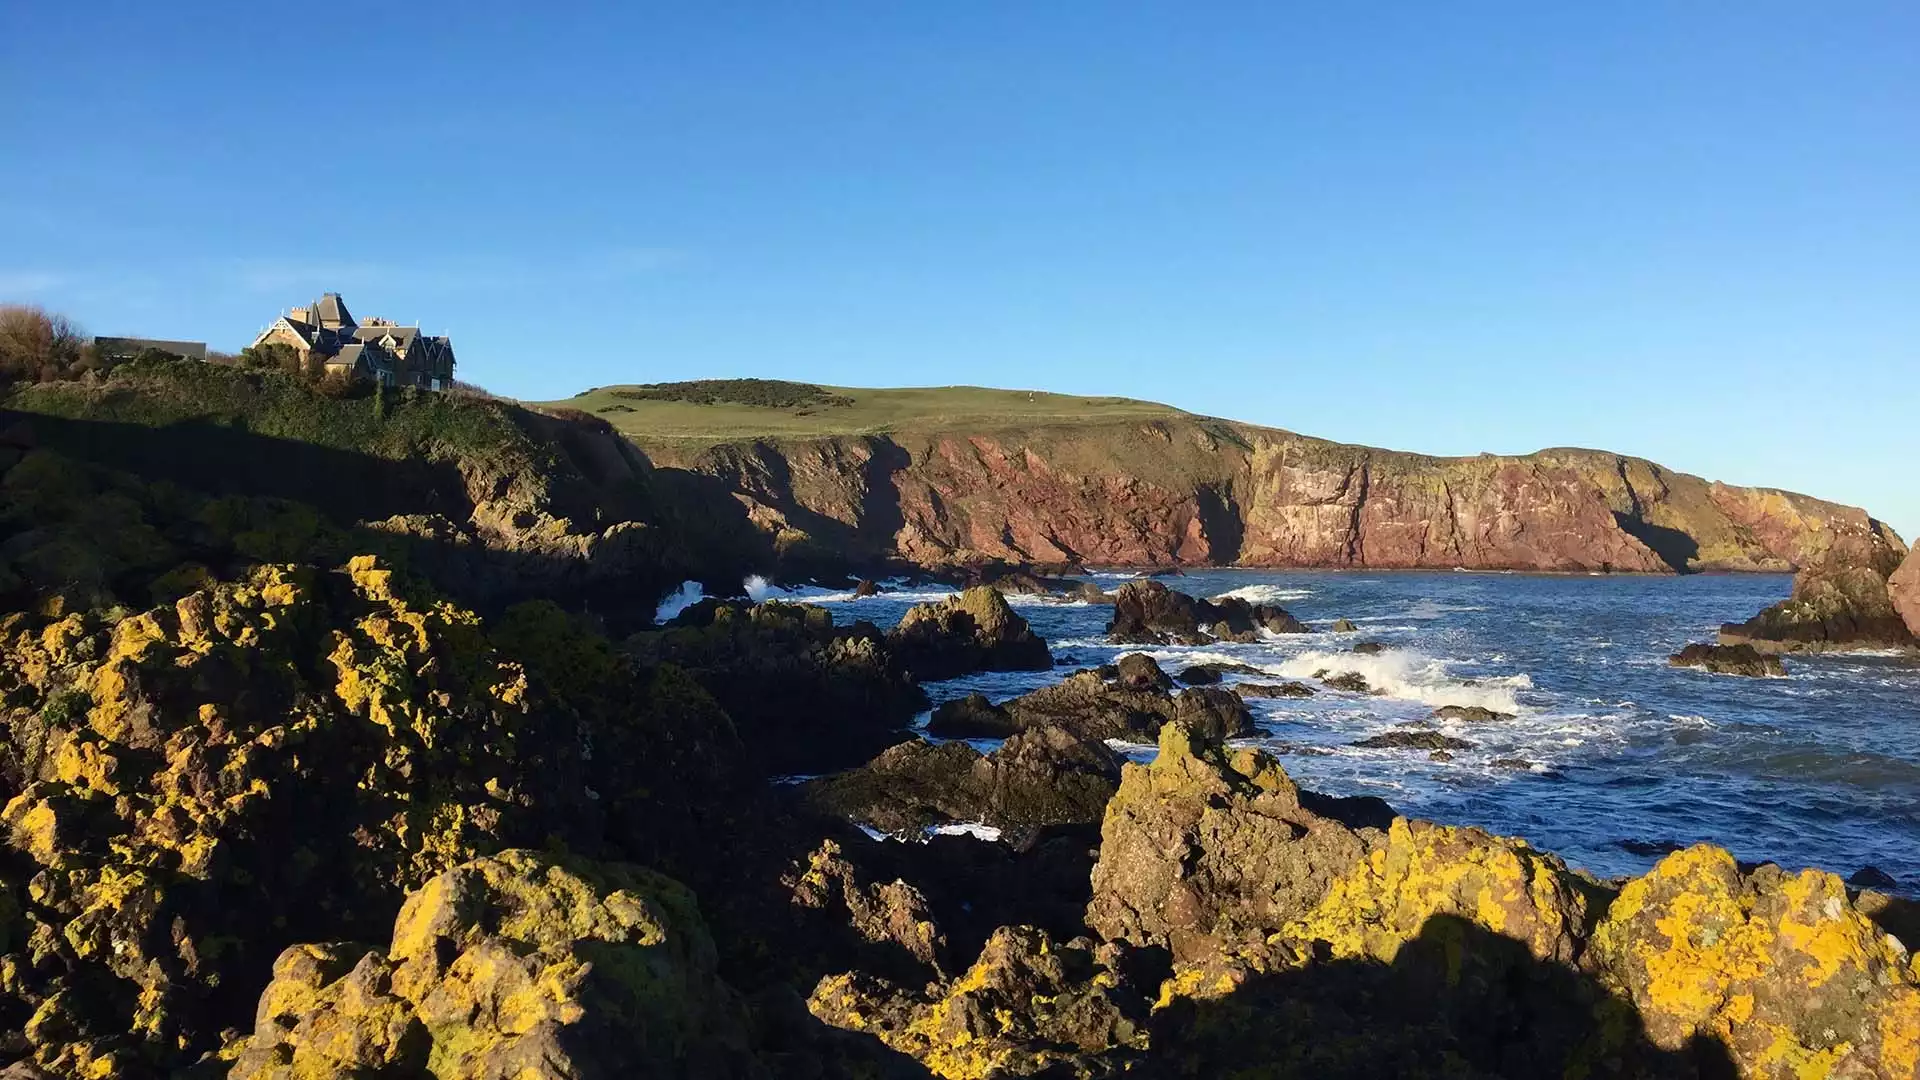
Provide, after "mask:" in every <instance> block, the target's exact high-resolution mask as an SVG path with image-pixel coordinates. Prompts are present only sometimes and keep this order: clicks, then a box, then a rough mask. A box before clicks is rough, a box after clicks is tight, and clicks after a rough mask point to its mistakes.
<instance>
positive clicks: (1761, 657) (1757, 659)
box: [1667, 643, 1787, 678]
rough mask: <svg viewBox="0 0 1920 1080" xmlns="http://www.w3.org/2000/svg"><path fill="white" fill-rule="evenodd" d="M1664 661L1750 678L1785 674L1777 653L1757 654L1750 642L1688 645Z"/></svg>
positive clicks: (1674, 665) (1783, 665)
mask: <svg viewBox="0 0 1920 1080" xmlns="http://www.w3.org/2000/svg"><path fill="white" fill-rule="evenodd" d="M1667 663H1668V664H1670V665H1672V666H1673V667H1690V668H1699V669H1700V670H1702V671H1707V672H1711V673H1713V674H1715V675H1747V676H1752V677H1756V678H1758V677H1762V676H1772V677H1780V676H1784V675H1785V674H1786V673H1787V666H1786V665H1785V664H1784V663H1782V662H1781V661H1780V658H1779V657H1778V656H1772V655H1768V654H1765V653H1761V652H1760V651H1758V650H1756V649H1755V648H1754V647H1753V646H1751V645H1703V644H1698V643H1696V644H1693V645H1689V646H1687V647H1686V648H1684V649H1681V650H1680V651H1679V652H1677V653H1674V654H1673V655H1672V656H1669V657H1667Z"/></svg>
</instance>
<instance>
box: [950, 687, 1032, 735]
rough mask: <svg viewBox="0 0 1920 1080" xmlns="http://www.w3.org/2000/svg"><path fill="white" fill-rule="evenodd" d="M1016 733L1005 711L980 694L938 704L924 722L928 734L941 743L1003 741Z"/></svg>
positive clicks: (1018, 727) (1015, 726) (1010, 718)
mask: <svg viewBox="0 0 1920 1080" xmlns="http://www.w3.org/2000/svg"><path fill="white" fill-rule="evenodd" d="M1019 730H1020V725H1019V724H1018V723H1017V722H1015V721H1014V719H1013V717H1011V716H1008V715H1007V711H1006V710H1005V709H1002V708H1001V707H1000V706H998V705H995V704H994V703H993V702H991V701H988V700H987V695H985V694H979V693H974V694H968V695H967V696H966V697H963V698H955V699H954V700H952V701H943V702H941V703H940V704H939V705H938V706H936V707H935V708H934V710H933V717H932V718H931V719H929V720H928V721H927V734H929V735H932V736H934V737H935V738H940V739H1004V738H1006V737H1007V736H1009V735H1012V734H1013V733H1014V732H1016V731H1019Z"/></svg>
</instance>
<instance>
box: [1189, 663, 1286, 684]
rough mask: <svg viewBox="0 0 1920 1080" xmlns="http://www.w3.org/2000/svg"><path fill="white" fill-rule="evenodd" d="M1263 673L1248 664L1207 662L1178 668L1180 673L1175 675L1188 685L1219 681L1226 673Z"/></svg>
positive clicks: (1263, 673)
mask: <svg viewBox="0 0 1920 1080" xmlns="http://www.w3.org/2000/svg"><path fill="white" fill-rule="evenodd" d="M1265 674H1266V672H1264V671H1261V670H1260V669H1259V668H1257V667H1253V666H1251V665H1249V664H1221V663H1208V664H1194V665H1191V666H1189V667H1185V668H1182V669H1180V674H1179V675H1178V676H1176V678H1178V679H1179V680H1180V681H1181V682H1183V683H1186V684H1187V685H1188V686H1211V685H1213V684H1214V683H1217V682H1219V681H1220V679H1221V678H1222V677H1223V676H1227V675H1265Z"/></svg>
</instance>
